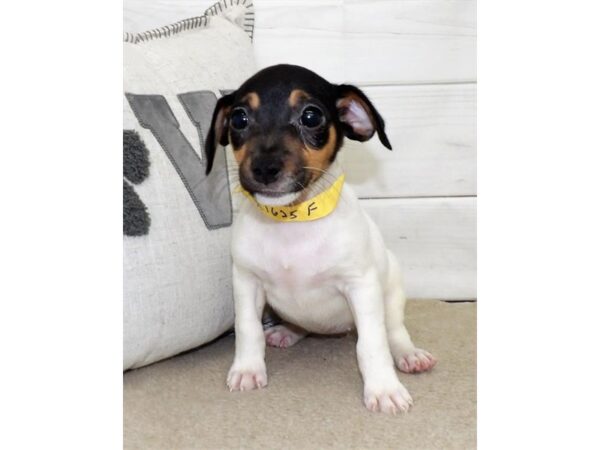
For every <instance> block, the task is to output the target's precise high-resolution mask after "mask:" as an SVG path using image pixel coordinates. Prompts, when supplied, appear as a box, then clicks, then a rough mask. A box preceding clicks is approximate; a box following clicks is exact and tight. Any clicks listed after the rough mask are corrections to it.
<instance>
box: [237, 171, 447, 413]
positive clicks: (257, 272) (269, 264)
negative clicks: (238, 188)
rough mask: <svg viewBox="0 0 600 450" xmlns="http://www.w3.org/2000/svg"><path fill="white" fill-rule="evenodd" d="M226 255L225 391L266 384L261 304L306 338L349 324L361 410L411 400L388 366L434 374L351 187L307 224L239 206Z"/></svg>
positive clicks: (390, 263) (397, 407)
mask: <svg viewBox="0 0 600 450" xmlns="http://www.w3.org/2000/svg"><path fill="white" fill-rule="evenodd" d="M325 179H327V177H326V178H325ZM232 255H233V265H234V270H233V286H234V296H235V311H236V318H235V328H236V354H235V359H234V363H233V366H232V367H231V370H230V372H229V376H228V385H229V388H230V389H231V390H237V389H240V390H246V389H253V388H256V387H263V386H265V385H266V384H267V374H266V367H265V360H264V356H265V336H264V333H263V329H262V326H261V316H262V311H263V307H264V305H265V301H266V302H268V303H269V305H271V307H272V308H273V309H274V310H275V311H276V312H277V313H278V314H279V315H280V316H281V317H282V318H283V319H284V320H285V321H288V322H290V323H292V324H295V325H297V326H298V327H301V328H303V329H304V330H306V331H308V332H315V333H322V334H327V333H341V332H346V331H348V330H350V329H353V328H354V327H356V329H357V332H358V343H357V355H358V363H359V368H360V371H361V374H362V376H363V380H364V402H365V405H366V406H367V408H369V409H370V410H372V411H383V412H388V413H396V412H397V411H406V410H408V408H409V406H410V405H411V404H412V399H411V397H410V395H409V394H408V392H407V391H406V389H405V388H404V387H403V386H402V384H401V383H400V381H399V380H398V377H397V375H396V373H395V370H394V362H395V363H396V365H397V366H398V368H400V369H401V370H403V371H405V372H416V371H422V370H427V369H429V368H431V367H433V365H434V364H435V360H434V359H433V357H431V355H429V353H427V352H425V351H423V350H419V349H417V348H415V346H414V345H413V343H412V342H411V339H410V337H409V335H408V332H407V331H406V328H405V327H404V303H405V297H404V294H403V292H402V286H401V281H400V271H399V267H398V263H397V262H396V259H395V257H394V255H392V253H390V252H389V251H388V250H387V249H386V247H385V245H384V242H383V239H382V236H381V233H380V232H379V230H378V229H377V227H376V226H375V224H374V223H373V221H372V220H371V219H370V218H369V217H368V216H367V214H366V213H365V212H364V211H363V209H362V208H361V207H360V204H359V202H358V199H357V198H356V196H355V195H354V193H353V191H352V189H351V188H350V187H349V186H347V185H345V186H344V188H343V190H342V195H341V197H340V200H339V202H338V206H337V207H336V209H335V210H334V211H333V212H332V213H331V214H330V215H328V216H326V217H324V218H322V219H319V220H316V221H312V222H294V223H281V222H277V221H274V220H272V219H269V218H268V217H265V216H264V215H263V214H261V213H260V212H259V211H258V210H257V208H256V205H254V204H253V203H252V202H250V201H247V202H245V204H244V205H243V206H242V208H241V211H240V214H239V215H238V217H237V219H236V221H235V223H234V226H233V241H232ZM296 330H297V329H296ZM277 331H278V332H279V333H283V335H281V336H278V337H277V339H271V341H274V342H275V344H274V345H280V344H281V343H282V342H283V343H284V344H286V343H287V344H288V345H291V344H293V342H295V341H297V340H299V339H301V338H302V337H303V334H302V333H298V332H293V333H292V332H290V333H288V334H287V335H286V334H285V332H286V330H285V326H283V327H282V328H280V329H278V330H277ZM286 336H287V338H289V339H287V340H286ZM271 338H272V336H271ZM282 346H286V345H282Z"/></svg>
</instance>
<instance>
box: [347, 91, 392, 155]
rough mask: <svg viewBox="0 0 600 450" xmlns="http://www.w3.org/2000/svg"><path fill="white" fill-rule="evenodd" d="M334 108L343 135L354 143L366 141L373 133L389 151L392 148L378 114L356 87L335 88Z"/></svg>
mask: <svg viewBox="0 0 600 450" xmlns="http://www.w3.org/2000/svg"><path fill="white" fill-rule="evenodd" d="M336 107H337V111H338V118H339V120H340V122H341V123H342V127H343V130H344V134H345V135H346V137H348V138H349V139H354V140H355V141H361V142H362V141H368V140H369V139H371V138H372V137H373V135H374V134H375V132H377V135H378V136H379V140H380V141H381V143H382V144H383V145H385V146H386V147H387V148H389V149H390V150H391V149H392V146H391V144H390V141H389V140H388V137H387V135H386V134H385V123H384V121H383V118H382V117H381V116H380V115H379V112H378V111H377V110H376V109H375V107H374V106H373V104H372V103H371V101H370V100H369V99H368V98H367V96H366V95H365V94H364V92H363V91H361V90H360V89H359V88H357V87H356V86H352V85H349V84H340V85H339V86H337V100H336Z"/></svg>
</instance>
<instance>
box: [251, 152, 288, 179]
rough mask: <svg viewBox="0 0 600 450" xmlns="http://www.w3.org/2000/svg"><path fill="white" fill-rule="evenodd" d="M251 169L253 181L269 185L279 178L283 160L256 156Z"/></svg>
mask: <svg viewBox="0 0 600 450" xmlns="http://www.w3.org/2000/svg"><path fill="white" fill-rule="evenodd" d="M251 170H252V177H253V178H254V181H256V182H257V183H260V184H264V185H269V184H271V183H273V182H275V181H277V180H278V179H279V177H280V175H281V173H282V170H283V162H282V161H281V160H278V159H275V160H274V159H272V158H264V157H263V158H258V159H255V160H253V161H252V165H251Z"/></svg>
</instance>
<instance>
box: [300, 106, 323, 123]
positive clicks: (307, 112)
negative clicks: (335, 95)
mask: <svg viewBox="0 0 600 450" xmlns="http://www.w3.org/2000/svg"><path fill="white" fill-rule="evenodd" d="M300 122H302V125H304V126H305V127H306V128H315V127H318V126H319V125H321V124H322V123H323V112H322V111H321V110H320V109H319V108H317V107H316V106H307V107H306V108H304V111H302V117H300Z"/></svg>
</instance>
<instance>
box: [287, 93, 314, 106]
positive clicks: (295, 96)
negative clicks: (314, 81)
mask: <svg viewBox="0 0 600 450" xmlns="http://www.w3.org/2000/svg"><path fill="white" fill-rule="evenodd" d="M309 98H310V95H308V94H307V93H306V92H305V91H303V90H302V89H294V90H293V91H292V92H290V96H289V98H288V103H289V105H290V106H291V107H292V108H293V107H294V106H296V105H297V104H298V103H299V102H300V100H307V99H309Z"/></svg>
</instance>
